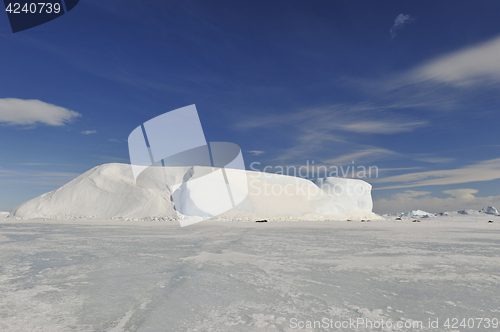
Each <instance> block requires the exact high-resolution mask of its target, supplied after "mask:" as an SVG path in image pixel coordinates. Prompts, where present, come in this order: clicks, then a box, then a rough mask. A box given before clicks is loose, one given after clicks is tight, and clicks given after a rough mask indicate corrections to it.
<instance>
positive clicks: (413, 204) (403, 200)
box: [373, 188, 500, 213]
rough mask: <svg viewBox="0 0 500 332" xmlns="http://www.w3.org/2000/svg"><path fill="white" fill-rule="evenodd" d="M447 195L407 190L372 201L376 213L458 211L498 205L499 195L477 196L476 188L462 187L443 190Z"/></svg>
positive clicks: (499, 202) (499, 203)
mask: <svg viewBox="0 0 500 332" xmlns="http://www.w3.org/2000/svg"><path fill="white" fill-rule="evenodd" d="M442 193H443V194H447V195H449V197H435V196H433V195H432V193H431V192H429V191H413V190H407V191H404V192H401V193H397V194H394V195H392V197H391V198H384V199H378V200H375V201H374V203H373V204H374V211H375V212H376V213H394V212H407V211H410V210H417V209H419V210H424V211H428V212H434V213H437V212H446V211H459V210H464V209H476V210H479V209H481V208H483V207H485V206H499V205H500V196H487V197H477V196H475V194H477V193H479V191H478V190H477V189H471V188H462V189H453V190H444V191H442Z"/></svg>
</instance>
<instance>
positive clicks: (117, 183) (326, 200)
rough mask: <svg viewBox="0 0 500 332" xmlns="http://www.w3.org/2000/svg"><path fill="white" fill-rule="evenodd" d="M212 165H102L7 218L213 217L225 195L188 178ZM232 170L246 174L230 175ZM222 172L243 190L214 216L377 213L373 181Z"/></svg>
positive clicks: (306, 217) (289, 217) (310, 217)
mask: <svg viewBox="0 0 500 332" xmlns="http://www.w3.org/2000/svg"><path fill="white" fill-rule="evenodd" d="M210 171H211V168H207V167H197V166H194V167H150V168H148V170H147V171H144V172H142V173H141V175H140V176H139V177H138V179H137V182H136V181H134V177H133V173H132V168H131V166H130V165H128V164H105V165H101V166H97V167H95V168H93V169H91V170H89V171H88V172H86V173H84V174H82V175H80V176H79V177H77V178H76V179H74V180H73V181H71V182H69V183H67V184H65V185H64V186H62V187H60V188H59V189H56V190H54V191H51V192H49V193H46V194H43V195H41V196H39V197H37V198H34V199H32V200H30V201H28V202H25V203H23V204H21V205H19V206H18V207H16V208H14V209H13V210H12V211H11V214H10V217H17V218H23V219H32V218H50V219H54V218H56V219H61V218H119V219H149V218H163V219H170V220H174V219H175V220H177V219H181V220H182V219H189V218H195V217H196V216H203V215H213V212H214V211H218V210H221V211H222V210H223V209H222V208H220V207H218V206H217V204H219V202H221V201H222V202H224V200H220V199H219V197H220V195H225V194H226V193H225V192H223V191H220V190H219V189H217V187H214V188H213V189H214V190H213V196H212V197H211V199H209V200H207V197H206V195H204V196H203V197H198V196H197V192H199V191H197V188H196V185H197V181H194V180H195V179H197V178H200V177H202V176H207V174H209V173H210ZM237 172H244V173H245V174H246V177H241V176H236V175H238V174H237ZM226 176H227V177H229V178H231V177H234V178H239V179H241V178H246V181H247V182H246V183H237V182H235V183H233V186H232V187H231V191H232V192H233V196H234V195H235V192H237V191H238V190H239V188H238V187H240V189H241V192H242V193H243V192H246V191H248V194H247V196H246V198H245V199H243V201H242V202H241V203H240V204H238V205H237V206H236V207H235V208H233V209H231V210H229V211H227V212H225V213H223V214H220V215H218V216H217V217H216V218H217V219H220V220H227V219H232V220H258V219H267V220H327V219H332V220H337V219H338V220H346V219H372V220H373V219H378V216H377V215H375V214H374V213H372V207H373V204H372V199H371V185H370V184H368V183H366V182H364V181H361V180H353V179H345V178H321V179H313V180H307V179H302V178H298V177H292V176H286V175H278V174H269V173H260V172H252V171H242V170H227V171H226ZM240 182H241V181H240ZM203 183H204V185H206V184H207V182H206V181H204V182H203ZM205 190H206V188H205ZM173 197H175V198H176V199H175V200H174V199H173ZM174 201H175V202H176V203H174ZM176 205H177V206H176ZM181 212H182V213H181Z"/></svg>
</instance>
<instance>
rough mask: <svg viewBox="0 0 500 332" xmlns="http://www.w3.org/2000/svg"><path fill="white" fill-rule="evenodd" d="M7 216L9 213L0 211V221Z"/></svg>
mask: <svg viewBox="0 0 500 332" xmlns="http://www.w3.org/2000/svg"><path fill="white" fill-rule="evenodd" d="M8 215H9V212H3V211H0V219H4V218H7V216H8Z"/></svg>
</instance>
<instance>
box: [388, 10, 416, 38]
mask: <svg viewBox="0 0 500 332" xmlns="http://www.w3.org/2000/svg"><path fill="white" fill-rule="evenodd" d="M413 21H414V19H413V18H411V17H410V15H404V14H399V15H398V16H397V17H396V19H395V20H394V24H393V25H392V27H391V30H390V31H389V32H390V33H391V38H393V39H394V38H396V31H397V30H399V29H403V27H404V25H405V24H407V23H411V22H413Z"/></svg>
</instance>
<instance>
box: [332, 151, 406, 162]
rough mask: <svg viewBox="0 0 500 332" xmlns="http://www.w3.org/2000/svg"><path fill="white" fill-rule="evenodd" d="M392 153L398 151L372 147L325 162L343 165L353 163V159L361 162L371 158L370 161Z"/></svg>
mask: <svg viewBox="0 0 500 332" xmlns="http://www.w3.org/2000/svg"><path fill="white" fill-rule="evenodd" d="M390 155H397V153H396V152H394V151H391V150H388V149H382V148H372V149H365V150H362V151H357V152H354V153H349V154H346V155H343V156H340V157H336V158H333V159H329V160H326V161H325V164H327V165H336V166H341V165H346V164H351V163H352V162H353V161H354V162H355V163H360V162H363V161H365V160H370V161H374V160H379V159H382V158H384V157H387V156H390Z"/></svg>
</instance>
